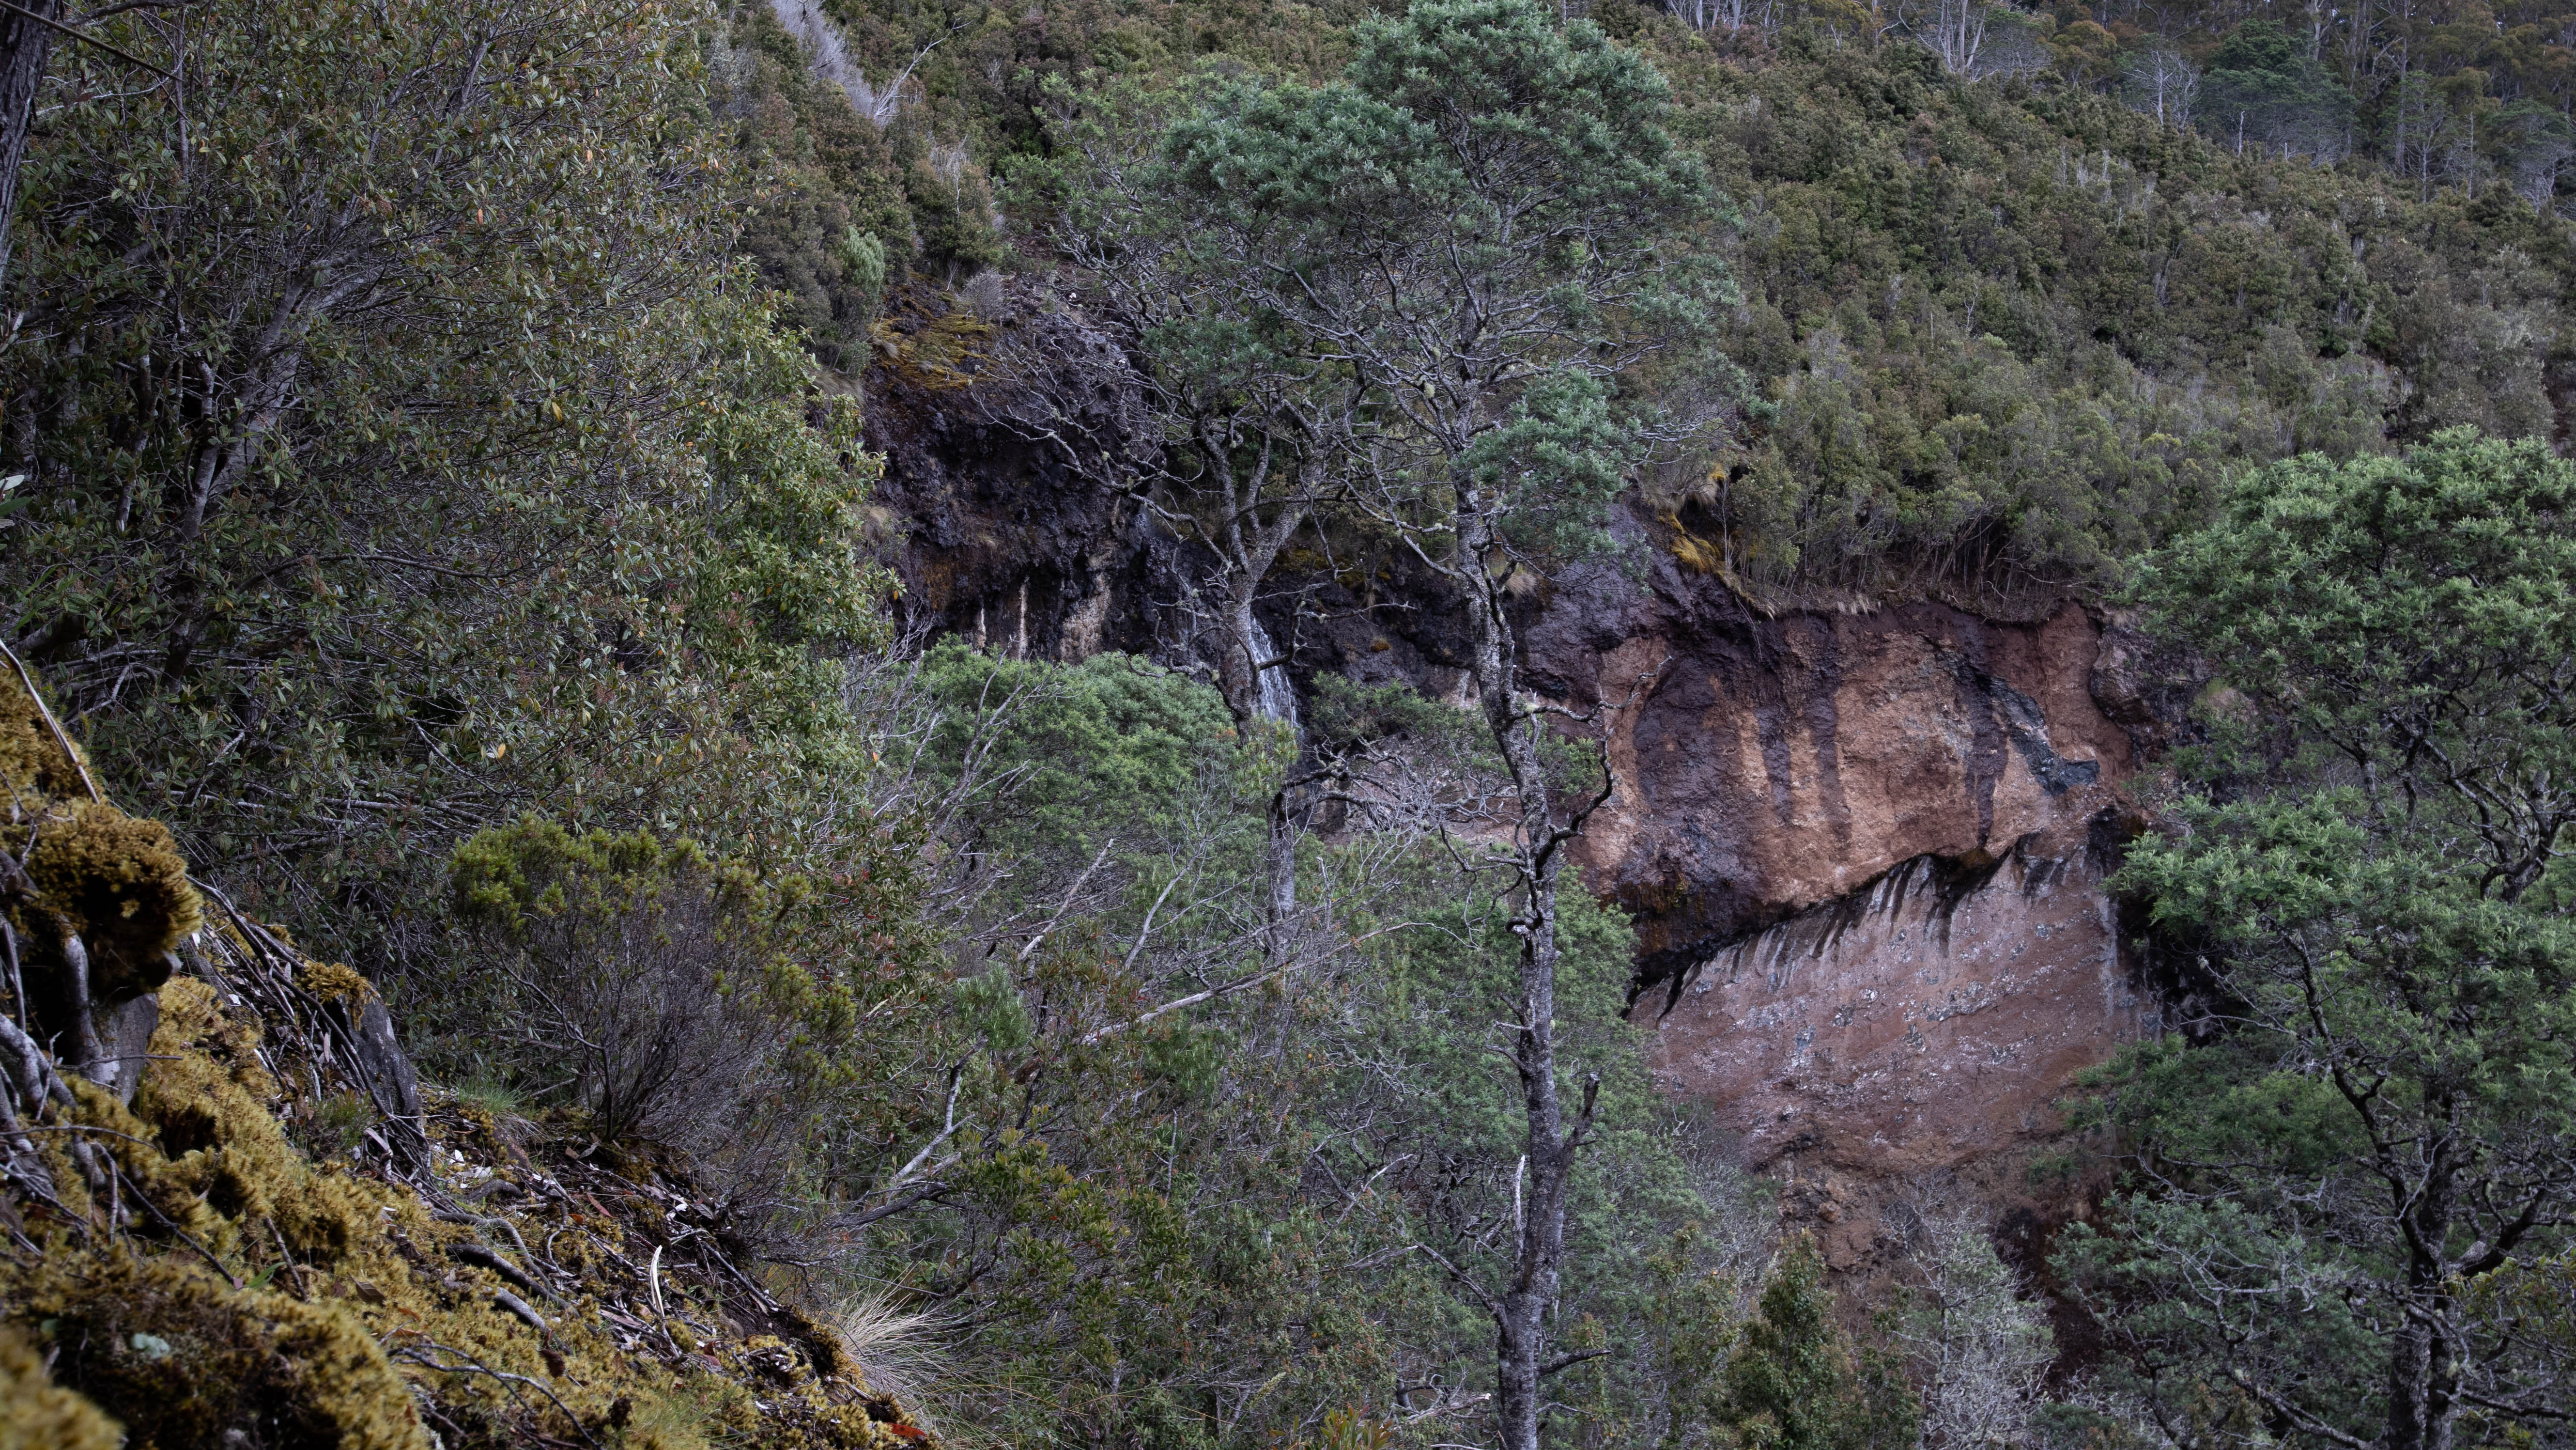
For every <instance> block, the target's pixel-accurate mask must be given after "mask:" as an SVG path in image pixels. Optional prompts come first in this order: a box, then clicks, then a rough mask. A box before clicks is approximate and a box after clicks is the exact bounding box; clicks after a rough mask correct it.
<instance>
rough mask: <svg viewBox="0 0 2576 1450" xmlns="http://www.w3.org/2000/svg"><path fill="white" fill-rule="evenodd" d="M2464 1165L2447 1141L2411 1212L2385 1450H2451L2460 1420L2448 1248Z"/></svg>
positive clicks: (2438, 1146)
mask: <svg viewBox="0 0 2576 1450" xmlns="http://www.w3.org/2000/svg"><path fill="white" fill-rule="evenodd" d="M2458 1177H2459V1174H2458V1161H2457V1159H2456V1157H2455V1156H2454V1154H2453V1152H2452V1147H2451V1144H2450V1143H2449V1142H2447V1141H2439V1142H2436V1143H2435V1145H2434V1147H2433V1153H2432V1162H2431V1163H2429V1164H2427V1165H2426V1167H2425V1172H2424V1182H2423V1185H2422V1188H2421V1190H2420V1192H2418V1193H2417V1195H2416V1198H2415V1203H2414V1204H2413V1206H2412V1207H2411V1209H2406V1210H2404V1211H2403V1212H2404V1216H2405V1218H2406V1219H2407V1220H2409V1222H2408V1223H2407V1225H2406V1228H2407V1230H2408V1232H2407V1233H2406V1239H2407V1255H2406V1260H2407V1262H2406V1281H2407V1289H2408V1291H2409V1292H2408V1294H2407V1296H2406V1297H2407V1298H2408V1299H2409V1300H2411V1301H2412V1302H2411V1303H2410V1304H2409V1305H2408V1306H2407V1308H2408V1311H2409V1312H2408V1313H2407V1315H2406V1318H2405V1322H2404V1323H2403V1324H2402V1325H2400V1326H2399V1328H2398V1330H2397V1334H2396V1337H2395V1340H2394V1342H2393V1343H2391V1344H2390V1345H2389V1350H2388V1430H2387V1434H2386V1437H2385V1439H2384V1441H2383V1443H2384V1444H2385V1445H2386V1447H2387V1450H2451V1444H2452V1440H2453V1428H2454V1426H2455V1425H2456V1423H2457V1421H2458V1419H2459V1403H2458V1396H2457V1393H2456V1391H2457V1389H2458V1375H2459V1369H2458V1366H2457V1365H2456V1364H2454V1363H2453V1359H2452V1346H2451V1342H2450V1336H2449V1335H2448V1334H2447V1333H2446V1332H2445V1330H2446V1328H2447V1327H2448V1325H2449V1324H2450V1322H2451V1315H2450V1313H2449V1312H2448V1311H2449V1308H2450V1304H2449V1300H2450V1284H2451V1274H2452V1266H2451V1264H2450V1262H2449V1255H2448V1245H2449V1242H2450V1237H2451V1229H2452V1221H2453V1218H2454V1216H2455V1214H2456V1212H2457V1209H2458V1193H2459V1188H2458Z"/></svg>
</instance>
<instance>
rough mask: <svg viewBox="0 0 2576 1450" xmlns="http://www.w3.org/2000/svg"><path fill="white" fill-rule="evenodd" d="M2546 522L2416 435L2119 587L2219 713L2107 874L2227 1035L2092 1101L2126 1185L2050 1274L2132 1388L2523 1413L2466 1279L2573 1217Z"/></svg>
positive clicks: (2317, 461) (2555, 579)
mask: <svg viewBox="0 0 2576 1450" xmlns="http://www.w3.org/2000/svg"><path fill="white" fill-rule="evenodd" d="M2571 502H2576V471H2571V470H2570V468H2569V466H2568V465H2567V464H2566V463H2564V462H2563V461H2561V460H2559V459H2557V458H2556V457H2555V456H2554V455H2552V454H2551V453H2550V452H2549V451H2548V450H2547V449H2546V448H2545V447H2544V446H2543V445H2541V444H2539V443H2537V442H2522V443H2505V442H2501V441H2497V440H2491V439H2487V438H2483V437H2480V436H2478V435H2476V434H2475V433H2472V432H2469V431H2467V430H2458V431H2451V432H2445V433H2442V434H2438V435H2436V436H2435V437H2434V438H2433V439H2432V440H2430V441H2429V442H2427V443H2426V444H2424V445H2423V446H2422V447H2420V448H2418V449H2416V450H2415V451H2414V452H2413V453H2412V454H2410V455H2409V456H2407V457H2405V458H2402V459H2395V458H2369V459H2360V460H2355V461H2353V462H2350V463H2345V464H2335V463H2331V462H2329V461H2327V460H2325V459H2321V458H2303V459H2298V460H2294V461H2292V462H2288V463H2283V464H2279V465H2276V466H2274V467H2272V468H2269V469H2265V470H2262V471H2260V472H2257V473H2255V474H2252V475H2250V476H2248V477H2247V478H2246V479H2244V480H2243V481H2242V482H2241V483H2239V484H2238V485H2237V486H2236V487H2235V488H2234V489H2233V490H2231V492H2230V494H2229V496H2228V498H2227V500H2226V502H2225V506H2224V508H2223V509H2222V511H2221V512H2220V514H2219V517H2218V518H2217V519H2216V521H2214V522H2213V523H2212V524H2211V525H2210V526H2209V527H2208V528H2207V529H2205V530H2203V531H2201V532H2199V533H2197V534H2194V535H2191V536H2188V537H2186V538H2184V539H2182V540H2180V541H2178V542H2177V543H2176V544H2175V545H2173V546H2172V547H2171V548H2169V549H2167V550H2165V551H2163V552H2161V553H2160V554H2158V555H2157V556H2155V557H2154V558H2153V559H2152V560H2150V561H2149V562H2148V564H2147V565H2145V566H2144V567H2143V568H2142V570H2141V576H2140V586H2139V587H2140V593H2141V597H2142V599H2143V600H2144V601H2145V602H2146V603H2147V604H2148V605H2149V606H2150V607H2151V608H2152V610H2153V615H2154V618H2155V619H2156V620H2157V621H2158V623H2159V624H2160V626H2161V627H2162V628H2165V629H2167V630H2170V631H2172V632H2173V633H2174V634H2175V635H2176V636H2177V637H2179V638H2182V639H2186V640H2189V641H2191V642H2192V643H2193V644H2194V645H2196V646H2197V647H2199V648H2200V649H2202V650H2204V651H2205V652H2206V653H2207V655H2208V657H2209V659H2210V661H2211V663H2212V665H2213V666H2214V667H2215V668H2216V669H2217V670H2218V672H2219V678H2220V680H2221V681H2222V682H2223V684H2224V685H2225V686H2226V687H2227V689H2228V691H2229V692H2230V693H2231V694H2232V697H2233V698H2234V700H2235V701H2237V702H2238V703H2237V704H2236V705H2235V707H2234V708H2232V709H2231V710H2229V711H2227V712H2226V713H2224V714H2222V715H2221V716H2220V717H2219V718H2218V719H2215V720H2213V721H2212V722H2211V727H2212V731H2213V737H2214V739H2213V744H2212V745H2211V746H2210V747H2209V748H2207V749H2206V750H2204V751H2202V752H2200V753H2199V754H2198V756H2196V757H2195V758H2193V759H2191V760H2189V761H2187V762H2186V768H2187V777H2186V778H2187V779H2188V780H2189V781H2190V783H2191V786H2192V789H2191V790H2190V792H2189V793H2188V794H2186V795H2185V796H2183V797H2182V799H2180V800H2179V801H2177V802H2176V803H2175V809H2176V811H2177V814H2178V815H2179V818H2180V822H2181V827H2182V829H2181V830H2180V831H2179V832H2178V833H2176V834H2175V835H2173V836H2171V837H2168V838H2156V839H2150V840H2148V841H2146V842H2144V843H2142V844H2141V845H2140V847H2139V848H2138V849H2137V850H2136V851H2135V852H2134V853H2133V856H2132V859H2131V862H2130V864H2129V866H2128V867H2127V868H2126V870H2125V871H2124V874H2123V880H2124V881H2125V882H2126V883H2127V884H2128V885H2129V886H2130V887H2131V888H2133V889H2136V890H2138V891H2141V892H2143V893H2146V894H2148V895H2149V896H2151V898H2152V899H2153V901H2154V903H2155V911H2156V913H2157V915H2158V917H2159V918H2160V919H2162V920H2163V921H2165V922H2168V923H2171V924H2174V925H2177V926H2182V927H2187V928H2188V929H2190V930H2192V931H2194V932H2197V933H2200V934H2202V935H2203V937H2204V938H2205V939H2206V940H2207V941H2209V942H2210V944H2211V946H2212V948H2213V949H2214V951H2215V952H2216V953H2218V954H2219V955H2218V956H2217V958H2216V960H2217V961H2218V963H2219V964H2220V967H2221V971H2222V974H2223V975H2222V980H2223V982H2224V985H2225V989H2226V991H2227V993H2228V994H2229V995H2230V996H2231V997H2232V998H2233V999H2234V1000H2233V1001H2232V1002H2231V1003H2230V1004H2229V1007H2228V1009H2227V1018H2228V1021H2229V1026H2230V1030H2228V1031H2226V1032H2224V1033H2222V1034H2219V1035H2217V1036H2216V1037H2214V1038H2213V1039H2212V1040H2210V1041H2208V1042H2206V1043H2204V1044H2201V1045H2196V1046H2195V1045H2189V1044H2186V1043H2184V1042H2181V1041H2169V1042H2167V1043H2164V1044H2157V1045H2150V1046H2146V1047H2142V1048H2139V1049H2136V1050H2134V1051H2133V1052H2132V1053H2130V1054H2129V1055H2128V1056H2127V1057H2126V1058H2124V1059H2123V1060H2122V1061H2121V1062H2120V1063H2119V1064H2118V1065H2116V1066H2115V1067H2114V1068H2113V1069H2111V1070H2109V1071H2108V1072H2106V1073H2105V1074H2104V1075H2103V1076H2102V1077H2101V1079H2100V1080H2099V1081H2098V1082H2097V1083H2096V1085H2095V1086H2096V1091H2097V1093H2098V1094H2099V1098H2098V1103H2099V1106H2098V1108H2097V1109H2096V1111H2097V1113H2098V1114H2099V1120H2101V1121H2106V1122H2110V1123H2115V1124H2117V1125H2119V1126H2120V1127H2122V1128H2123V1129H2124V1130H2126V1131H2127V1132H2128V1133H2130V1134H2132V1135H2134V1140H2135V1142H2136V1143H2137V1145H2138V1147H2139V1149H2140V1151H2141V1153H2142V1155H2143V1156H2142V1158H2141V1160H2140V1168H2141V1170H2142V1172H2143V1174H2144V1176H2143V1177H2142V1178H2141V1180H2140V1181H2139V1183H2138V1188H2139V1190H2140V1191H2138V1192H2136V1193H2134V1194H2133V1195H2132V1196H2130V1197H2129V1198H2127V1199H2126V1200H2124V1201H2123V1203H2122V1204H2121V1207H2120V1211H2119V1213H2118V1215H2117V1217H2116V1218H2115V1219H2114V1221H2113V1223H2112V1225H2111V1229H2110V1232H2109V1233H2108V1234H2107V1235H2106V1236H2102V1237H2094V1236H2090V1235H2079V1236H2077V1237H2076V1238H2075V1239H2074V1240H2073V1241H2072V1243H2071V1244H2070V1246H2069V1248H2068V1249H2067V1262H2068V1265H2069V1266H2070V1268H2072V1269H2074V1270H2075V1271H2077V1272H2079V1273H2080V1274H2081V1275H2083V1276H2084V1277H2085V1279H2086V1281H2087V1282H2089V1283H2090V1284H2091V1285H2092V1286H2093V1287H2094V1289H2095V1291H2096V1292H2097V1293H2099V1294H2101V1295H2103V1296H2105V1299H2104V1302H2106V1303H2112V1304H2118V1305H2119V1306H2120V1318H2119V1324H2120V1329H2121V1332H2122V1333H2123V1334H2124V1335H2125V1336H2127V1337H2128V1338H2129V1339H2130V1341H2131V1343H2132V1345H2133V1347H2134V1350H2135V1353H2136V1355H2137V1356H2138V1358H2139V1360H2140V1361H2141V1362H2142V1364H2143V1365H2144V1366H2146V1368H2147V1369H2148V1371H2149V1373H2150V1374H2151V1376H2153V1377H2155V1378H2156V1379H2157V1381H2158V1383H2162V1384H2168V1385H2173V1386H2183V1385H2188V1384H2189V1383H2191V1382H2192V1377H2193V1376H2201V1375H2208V1376H2220V1377H2223V1378H2225V1379H2228V1380H2232V1381H2234V1382H2235V1383H2236V1384H2238V1385H2240V1386H2242V1387H2243V1388H2244V1389H2245V1391H2246V1392H2247V1393H2250V1394H2251V1395H2252V1396H2253V1397H2254V1398H2255V1399H2256V1401H2258V1402H2259V1404H2260V1406H2261V1407H2262V1409H2263V1410H2264V1411H2266V1412H2267V1413H2269V1414H2271V1415H2273V1416H2275V1417H2276V1418H2278V1419H2279V1420H2280V1421H2282V1422H2284V1423H2286V1424H2288V1425H2290V1426H2291V1427H2293V1428H2295V1429H2297V1430H2299V1431H2301V1432H2304V1433H2307V1434H2312V1435H2316V1436H2320V1437H2326V1436H2331V1435H2333V1434H2336V1433H2353V1434H2361V1435H2370V1434H2379V1433H2388V1434H2398V1435H2405V1434H2416V1435H2427V1434H2436V1433H2440V1434H2449V1433H2452V1431H2453V1429H2454V1428H2455V1427H2456V1428H2457V1430H2458V1433H2461V1434H2468V1433H2472V1431H2473V1429H2474V1432H2475V1433H2480V1434H2488V1433H2501V1432H2502V1430H2503V1428H2504V1427H2505V1426H2506V1425H2508V1424H2510V1423H2512V1422H2513V1421H2514V1419H2515V1417H2516V1416H2517V1415H2519V1414H2522V1413H2525V1412H2539V1411H2547V1412H2550V1413H2555V1411H2554V1410H2553V1409H2551V1408H2550V1407H2552V1406H2555V1405H2557V1404H2558V1403H2559V1401H2558V1400H2557V1399H2556V1398H2555V1395H2556V1393H2557V1392H2556V1391H2554V1390H2551V1389H2550V1388H2548V1386H2549V1384H2550V1383H2551V1381H2550V1380H2549V1379H2548V1378H2547V1371H2546V1361H2545V1359H2537V1360H2536V1359H2535V1358H2534V1357H2533V1350H2532V1347H2531V1346H2530V1345H2528V1344H2526V1343H2525V1340H2524V1335H2523V1332H2522V1330H2521V1329H2520V1328H2519V1327H2518V1326H2517V1325H2516V1324H2515V1323H2514V1322H2513V1321H2512V1320H2511V1319H2509V1318H2499V1317H2496V1316H2494V1315H2492V1314H2491V1313H2489V1312H2487V1311H2486V1310H2485V1309H2484V1308H2482V1307H2481V1305H2482V1304H2486V1303H2488V1302H2489V1301H2487V1300H2485V1299H2482V1298H2481V1295H2480V1291H2479V1290H2478V1284H2479V1281H2481V1280H2482V1279H2484V1278H2485V1277H2486V1276H2489V1275H2492V1274H2496V1273H2499V1272H2502V1271H2505V1270H2507V1269H2509V1268H2511V1267H2513V1266H2515V1265H2517V1264H2521V1263H2525V1262H2528V1261H2529V1260H2530V1259H2531V1258H2532V1257H2533V1256H2535V1255H2543V1254H2547V1253H2551V1252H2555V1251H2557V1248H2558V1246H2559V1239H2558V1237H2557V1233H2556V1230H2555V1229H2554V1228H2552V1227H2551V1225H2552V1224H2553V1223H2554V1222H2555V1221H2556V1220H2557V1218H2558V1217H2559V1216H2560V1214H2561V1212H2562V1209H2561V1205H2563V1204H2565V1203H2566V1202H2567V1201H2568V1199H2569V1197H2570V1195H2571V1194H2576V1174H2571V1173H2570V1172H2569V1171H2568V1170H2567V1168H2566V1167H2565V1166H2564V1165H2565V1163H2566V1162H2567V1159H2566V1157H2565V1147H2566V1145H2567V1144H2568V1143H2569V1142H2570V1141H2571V1140H2576V1119H2571V1117H2570V1116H2569V1113H2568V1106H2567V1105H2568V1103H2569V1102H2570V1101H2571V1098H2570V1092H2571V1089H2576V1061H2571V1059H2570V1056H2569V1051H2568V1047H2567V1043H2568V1041H2569V1034H2570V1033H2571V1031H2576V1021H2571V1020H2570V1018H2569V1012H2570V1005H2569V1004H2570V1001H2571V998H2570V996H2569V993H2568V985H2569V981H2570V971H2571V968H2576V922H2571V921H2570V919H2569V912H2568V907H2569V903H2570V898H2569V896H2568V894H2567V892H2566V890H2565V888H2564V885H2563V884H2562V877H2563V872H2562V870H2561V868H2560V866H2559V864H2558V858H2559V854H2560V850H2561V840H2562V836H2563V828H2564V826H2565V824H2566V821H2567V815H2566V812H2565V809H2564V807H2563V806H2562V805H2561V804H2560V802H2561V798H2562V795H2563V793H2564V791H2565V788H2566V787H2565V784H2564V783H2565V782H2566V781H2567V780H2568V779H2569V771H2570V770H2571V769H2576V757H2571V754H2570V751H2571V747H2576V731H2571V726H2576V719H2571V717H2570V716H2569V713H2568V706H2567V704H2566V703H2565V696H2564V693H2563V684H2562V680H2563V677H2564V675H2565V672H2566V670H2567V668H2568V660H2569V658H2570V657H2571V653H2570V650H2571V645H2576V633H2571V631H2576V609H2571V605H2570V602H2569V601H2570V597H2571V596H2570V594H2569V588H2568V586H2569V584H2570V582H2571V571H2576V528H2571V515H2570V513H2569V505H2570V503H2571ZM2455 1380H2456V1381H2460V1382H2463V1383H2466V1384H2468V1385H2471V1386H2472V1387H2473V1393H2474V1394H2475V1395H2477V1396H2478V1397H2479V1401H2478V1402H2479V1403H2480V1404H2482V1405H2484V1406H2486V1407H2488V1408H2486V1409H2483V1410H2478V1411H2472V1410H2470V1409H2469V1408H2468V1406H2467V1405H2465V1404H2464V1403H2463V1401H2462V1400H2461V1399H2460V1398H2458V1397H2455V1396H2453V1395H2452V1394H2451V1393H2450V1392H2449V1391H2448V1390H2447V1389H2446V1388H2444V1387H2445V1386H2447V1385H2449V1384H2450V1383H2452V1382H2453V1381H2455ZM2177 1392H2179V1390H2177ZM2463 1417H2466V1419H2465V1420H2464V1418H2463ZM2490 1417H2491V1418H2490Z"/></svg>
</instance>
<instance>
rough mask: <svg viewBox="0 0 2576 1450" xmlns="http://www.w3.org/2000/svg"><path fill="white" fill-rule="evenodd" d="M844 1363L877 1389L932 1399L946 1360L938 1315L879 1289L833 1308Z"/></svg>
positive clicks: (917, 1403) (915, 1404) (916, 1400)
mask: <svg viewBox="0 0 2576 1450" xmlns="http://www.w3.org/2000/svg"><path fill="white" fill-rule="evenodd" d="M828 1327H829V1328H830V1330H831V1331H832V1337H833V1340H834V1341H835V1342H836V1343H837V1344H838V1345H839V1347H840V1350H841V1356H842V1363H843V1364H844V1365H846V1366H847V1372H850V1373H854V1374H855V1375H856V1376H857V1377H858V1379H859V1380H860V1382H861V1383H863V1384H865V1385H866V1386H867V1387H868V1390H869V1391H870V1392H871V1393H872V1394H876V1395H880V1396H884V1397H887V1398H890V1399H893V1400H895V1401H898V1402H900V1403H902V1404H904V1405H908V1406H911V1407H912V1408H913V1410H914V1413H915V1414H916V1415H918V1414H919V1413H920V1407H921V1406H923V1405H926V1404H928V1403H929V1400H930V1395H931V1392H932V1389H933V1387H934V1383H935V1381H936V1380H937V1378H938V1370H939V1366H940V1359H939V1341H938V1332H939V1328H940V1321H939V1319H938V1316H936V1315H931V1314H921V1313H916V1312H912V1311H909V1310H906V1309H903V1308H901V1307H899V1306H898V1305H897V1304H896V1302H895V1300H894V1298H893V1296H892V1295H889V1294H886V1293H884V1292H883V1291H879V1292H877V1293H872V1294H862V1295H859V1296H857V1297H856V1298H853V1299H850V1300H848V1301H847V1302H845V1303H843V1304H842V1305H841V1307H840V1308H839V1309H837V1310H835V1311H833V1313H832V1315H831V1318H830V1324H829V1325H828Z"/></svg>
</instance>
